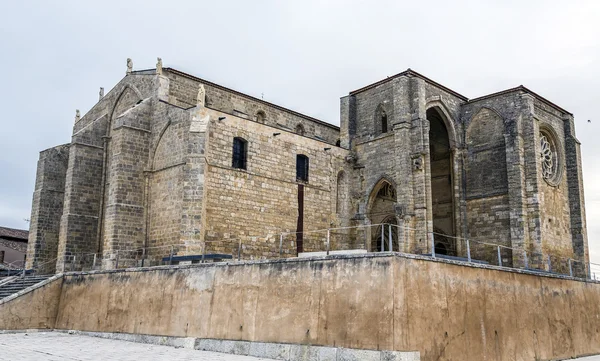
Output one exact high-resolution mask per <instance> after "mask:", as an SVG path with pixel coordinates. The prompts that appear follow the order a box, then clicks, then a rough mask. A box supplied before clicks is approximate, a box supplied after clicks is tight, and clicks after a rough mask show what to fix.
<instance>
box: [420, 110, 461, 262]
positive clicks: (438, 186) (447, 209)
mask: <svg viewBox="0 0 600 361" xmlns="http://www.w3.org/2000/svg"><path fill="white" fill-rule="evenodd" d="M427 120H428V121H429V164H430V180H431V207H432V209H431V214H432V218H433V229H434V234H433V239H434V244H435V248H436V252H437V251H438V245H439V253H440V254H447V255H452V256H454V255H456V244H455V242H454V238H453V237H454V233H455V231H454V202H453V200H454V191H453V189H454V187H453V184H452V152H451V150H450V137H449V136H448V129H447V128H446V124H445V122H444V118H443V115H442V114H441V113H440V112H439V110H438V109H437V108H436V107H433V108H429V109H427Z"/></svg>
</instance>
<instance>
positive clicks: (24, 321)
mask: <svg viewBox="0 0 600 361" xmlns="http://www.w3.org/2000/svg"><path fill="white" fill-rule="evenodd" d="M61 290H62V275H56V276H54V277H51V278H49V279H47V280H45V281H43V282H40V283H38V284H36V285H34V286H32V287H29V288H26V289H24V290H22V291H20V292H19V293H16V294H14V295H12V296H9V297H7V298H4V299H2V300H0V330H22V329H29V328H32V329H52V328H54V324H55V323H56V315H57V313H58V306H59V305H58V303H59V301H60V293H61Z"/></svg>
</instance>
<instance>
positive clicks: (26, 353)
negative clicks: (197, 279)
mask: <svg viewBox="0 0 600 361" xmlns="http://www.w3.org/2000/svg"><path fill="white" fill-rule="evenodd" d="M0 360H2V361H5V360H7V361H8V360H10V361H59V360H60V361H100V360H102V361H116V360H119V361H133V360H136V361H137V360H144V361H159V360H160V361H162V360H178V361H185V360H194V361H259V360H268V359H264V358H256V357H250V356H239V355H229V354H223V353H215V352H207V351H196V350H190V349H184V348H174V347H169V346H158V345H150V344H143V343H135V342H127V341H119V340H109V339H103V338H96V337H89V336H82V335H69V334H66V333H57V332H34V333H29V334H25V333H14V334H0Z"/></svg>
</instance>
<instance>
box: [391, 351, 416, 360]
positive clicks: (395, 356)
mask: <svg viewBox="0 0 600 361" xmlns="http://www.w3.org/2000/svg"><path fill="white" fill-rule="evenodd" d="M419 360H421V356H420V355H419V353H418V352H399V351H381V361H419Z"/></svg>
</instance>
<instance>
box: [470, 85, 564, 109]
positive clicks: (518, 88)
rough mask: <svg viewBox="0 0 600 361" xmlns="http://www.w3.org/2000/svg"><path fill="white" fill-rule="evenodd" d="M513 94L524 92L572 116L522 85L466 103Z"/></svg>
mask: <svg viewBox="0 0 600 361" xmlns="http://www.w3.org/2000/svg"><path fill="white" fill-rule="evenodd" d="M514 92H525V93H527V94H530V95H532V96H533V97H535V98H536V99H537V100H539V101H541V102H542V103H545V104H546V105H548V106H551V107H552V108H554V109H556V110H558V111H560V112H561V113H566V114H569V115H573V114H572V113H571V112H569V111H568V110H565V109H564V108H561V107H559V106H558V105H556V104H554V103H553V102H551V101H549V100H548V99H546V98H544V97H543V96H541V95H539V94H537V93H535V92H533V91H531V90H530V89H528V88H527V87H525V86H523V85H519V86H517V87H514V88H510V89H506V90H502V91H499V92H496V93H492V94H488V95H484V96H481V97H479V98H475V99H470V100H469V101H468V102H469V103H473V102H476V101H480V100H485V99H489V98H493V97H497V96H502V95H506V94H510V93H514Z"/></svg>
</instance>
